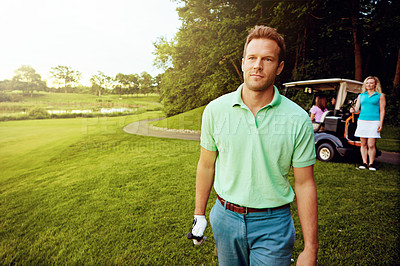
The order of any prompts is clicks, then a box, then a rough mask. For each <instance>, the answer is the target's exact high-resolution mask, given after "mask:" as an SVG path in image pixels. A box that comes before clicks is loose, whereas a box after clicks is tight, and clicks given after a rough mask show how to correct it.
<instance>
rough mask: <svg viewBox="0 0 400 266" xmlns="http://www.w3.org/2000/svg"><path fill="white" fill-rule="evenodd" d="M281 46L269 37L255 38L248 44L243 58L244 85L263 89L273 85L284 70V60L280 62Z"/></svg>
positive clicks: (251, 88) (256, 89) (253, 88)
mask: <svg viewBox="0 0 400 266" xmlns="http://www.w3.org/2000/svg"><path fill="white" fill-rule="evenodd" d="M279 52H280V48H279V46H278V44H277V43H276V42H275V41H273V40H269V39H253V40H251V41H250V43H249V44H248V45H247V49H246V55H245V58H243V59H242V71H243V75H244V85H245V86H246V88H247V89H250V90H254V91H262V90H266V89H269V88H270V87H272V85H273V84H274V81H275V77H276V76H277V75H279V74H280V73H281V72H282V69H283V65H284V62H283V61H282V62H280V63H279Z"/></svg>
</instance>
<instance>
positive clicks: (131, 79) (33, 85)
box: [0, 65, 159, 97]
mask: <svg viewBox="0 0 400 266" xmlns="http://www.w3.org/2000/svg"><path fill="white" fill-rule="evenodd" d="M14 72H15V75H14V77H13V78H12V79H11V80H3V81H0V91H12V90H21V91H22V92H23V94H24V95H30V96H32V95H33V92H34V91H63V92H65V93H67V92H85V93H88V92H89V93H93V94H96V95H97V96H99V97H100V96H102V95H103V94H109V93H112V94H119V95H123V94H128V95H129V94H139V93H143V94H148V93H153V92H158V91H157V82H158V79H159V78H158V77H155V78H153V77H152V76H151V75H150V74H148V73H147V72H142V73H141V74H140V75H139V74H122V73H119V74H117V75H116V76H115V77H110V76H108V75H106V74H104V73H103V72H101V71H98V73H97V74H96V75H93V76H92V77H91V79H90V83H91V87H85V86H82V85H80V84H79V81H80V80H81V78H82V75H81V72H79V71H78V70H75V69H72V68H71V67H69V66H61V65H59V66H56V67H52V68H51V70H50V76H51V77H52V78H53V79H54V83H55V84H56V85H58V86H57V87H58V88H54V87H51V88H49V87H48V86H47V83H46V82H45V81H44V80H42V77H41V76H40V74H39V73H37V72H36V70H35V69H34V68H33V67H31V66H28V65H23V66H21V67H20V68H18V69H17V70H15V71H14Z"/></svg>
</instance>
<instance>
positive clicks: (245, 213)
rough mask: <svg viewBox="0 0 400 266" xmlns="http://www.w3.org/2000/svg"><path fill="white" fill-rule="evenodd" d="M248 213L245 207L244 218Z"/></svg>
mask: <svg viewBox="0 0 400 266" xmlns="http://www.w3.org/2000/svg"><path fill="white" fill-rule="evenodd" d="M248 213H249V212H248V211H247V207H244V215H245V216H246V215H247V214H248Z"/></svg>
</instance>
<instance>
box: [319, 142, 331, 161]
mask: <svg viewBox="0 0 400 266" xmlns="http://www.w3.org/2000/svg"><path fill="white" fill-rule="evenodd" d="M334 157H335V149H334V148H333V147H332V145H331V144H329V143H323V144H321V145H320V146H318V149H317V158H318V160H320V161H322V162H329V161H332V160H333V158H334Z"/></svg>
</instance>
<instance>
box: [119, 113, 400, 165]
mask: <svg viewBox="0 0 400 266" xmlns="http://www.w3.org/2000/svg"><path fill="white" fill-rule="evenodd" d="M161 119H163V118H156V119H148V120H142V121H138V122H134V123H131V124H129V125H127V126H126V127H124V131H125V132H126V133H129V134H134V135H141V136H151V137H157V138H170V139H182V140H196V141H200V132H198V131H190V130H174V129H162V128H156V127H154V126H152V125H150V124H149V122H151V121H156V120H161ZM376 161H378V162H384V163H390V164H397V165H400V153H396V152H387V151H382V155H381V156H379V157H378V158H376Z"/></svg>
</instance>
